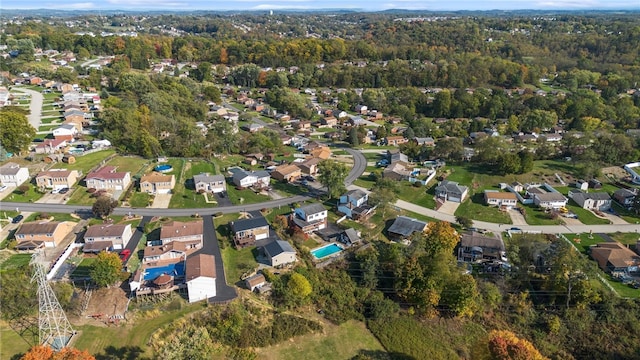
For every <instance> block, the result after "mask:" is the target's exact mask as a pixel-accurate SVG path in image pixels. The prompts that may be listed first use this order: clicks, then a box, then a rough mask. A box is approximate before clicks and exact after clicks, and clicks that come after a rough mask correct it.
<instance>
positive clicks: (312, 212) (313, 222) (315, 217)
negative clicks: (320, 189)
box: [291, 203, 327, 234]
mask: <svg viewBox="0 0 640 360" xmlns="http://www.w3.org/2000/svg"><path fill="white" fill-rule="evenodd" d="M291 218H292V221H291V223H292V225H293V226H295V227H297V228H299V229H300V230H302V231H303V232H304V233H306V234H310V233H312V232H314V231H317V230H322V229H324V228H326V227H327V209H325V208H324V206H322V204H320V203H313V204H309V205H305V206H302V207H299V208H297V209H296V210H295V211H294V212H293V214H292V215H291Z"/></svg>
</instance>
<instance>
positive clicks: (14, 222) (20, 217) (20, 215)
mask: <svg viewBox="0 0 640 360" xmlns="http://www.w3.org/2000/svg"><path fill="white" fill-rule="evenodd" d="M22 219H24V215H22V214H18V215H16V216H14V217H13V220H11V223H13V224H17V223H19V222H20V221H22Z"/></svg>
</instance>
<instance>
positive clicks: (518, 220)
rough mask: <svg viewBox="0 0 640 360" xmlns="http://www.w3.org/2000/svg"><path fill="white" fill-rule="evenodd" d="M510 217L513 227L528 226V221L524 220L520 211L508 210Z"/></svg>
mask: <svg viewBox="0 0 640 360" xmlns="http://www.w3.org/2000/svg"><path fill="white" fill-rule="evenodd" d="M507 213H508V214H509V217H511V223H512V224H513V225H527V220H525V219H524V216H522V214H521V213H520V211H518V210H516V209H509V210H507Z"/></svg>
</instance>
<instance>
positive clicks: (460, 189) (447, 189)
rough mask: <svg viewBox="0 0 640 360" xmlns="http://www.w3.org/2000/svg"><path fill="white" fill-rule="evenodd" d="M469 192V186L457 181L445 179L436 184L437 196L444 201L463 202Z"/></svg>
mask: <svg viewBox="0 0 640 360" xmlns="http://www.w3.org/2000/svg"><path fill="white" fill-rule="evenodd" d="M468 193H469V188H468V187H466V186H463V185H459V184H458V183H457V182H453V181H448V180H443V181H441V182H440V183H439V184H438V186H436V197H438V198H439V199H442V200H444V201H453V202H459V203H461V202H463V201H464V199H465V198H466V197H467V194H468Z"/></svg>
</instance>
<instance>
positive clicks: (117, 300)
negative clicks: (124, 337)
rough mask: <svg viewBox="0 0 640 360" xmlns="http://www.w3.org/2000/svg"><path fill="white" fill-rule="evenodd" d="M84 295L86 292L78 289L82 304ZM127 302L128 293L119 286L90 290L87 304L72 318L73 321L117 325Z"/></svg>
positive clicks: (121, 318)
mask: <svg viewBox="0 0 640 360" xmlns="http://www.w3.org/2000/svg"><path fill="white" fill-rule="evenodd" d="M86 297H87V292H86V291H85V290H82V291H80V293H79V299H80V302H81V303H82V304H84V303H85V301H86V300H85V299H86ZM128 303H129V298H128V293H127V292H126V291H125V290H124V289H123V288H121V287H111V288H108V289H97V290H92V291H91V297H90V299H89V303H88V306H87V307H86V309H85V310H84V311H83V312H82V313H81V314H80V315H79V316H76V317H75V318H74V319H73V322H74V323H80V324H91V325H100V324H102V325H106V326H110V325H113V324H116V325H117V324H118V323H119V322H121V321H123V320H124V315H125V312H126V311H127V304H128Z"/></svg>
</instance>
